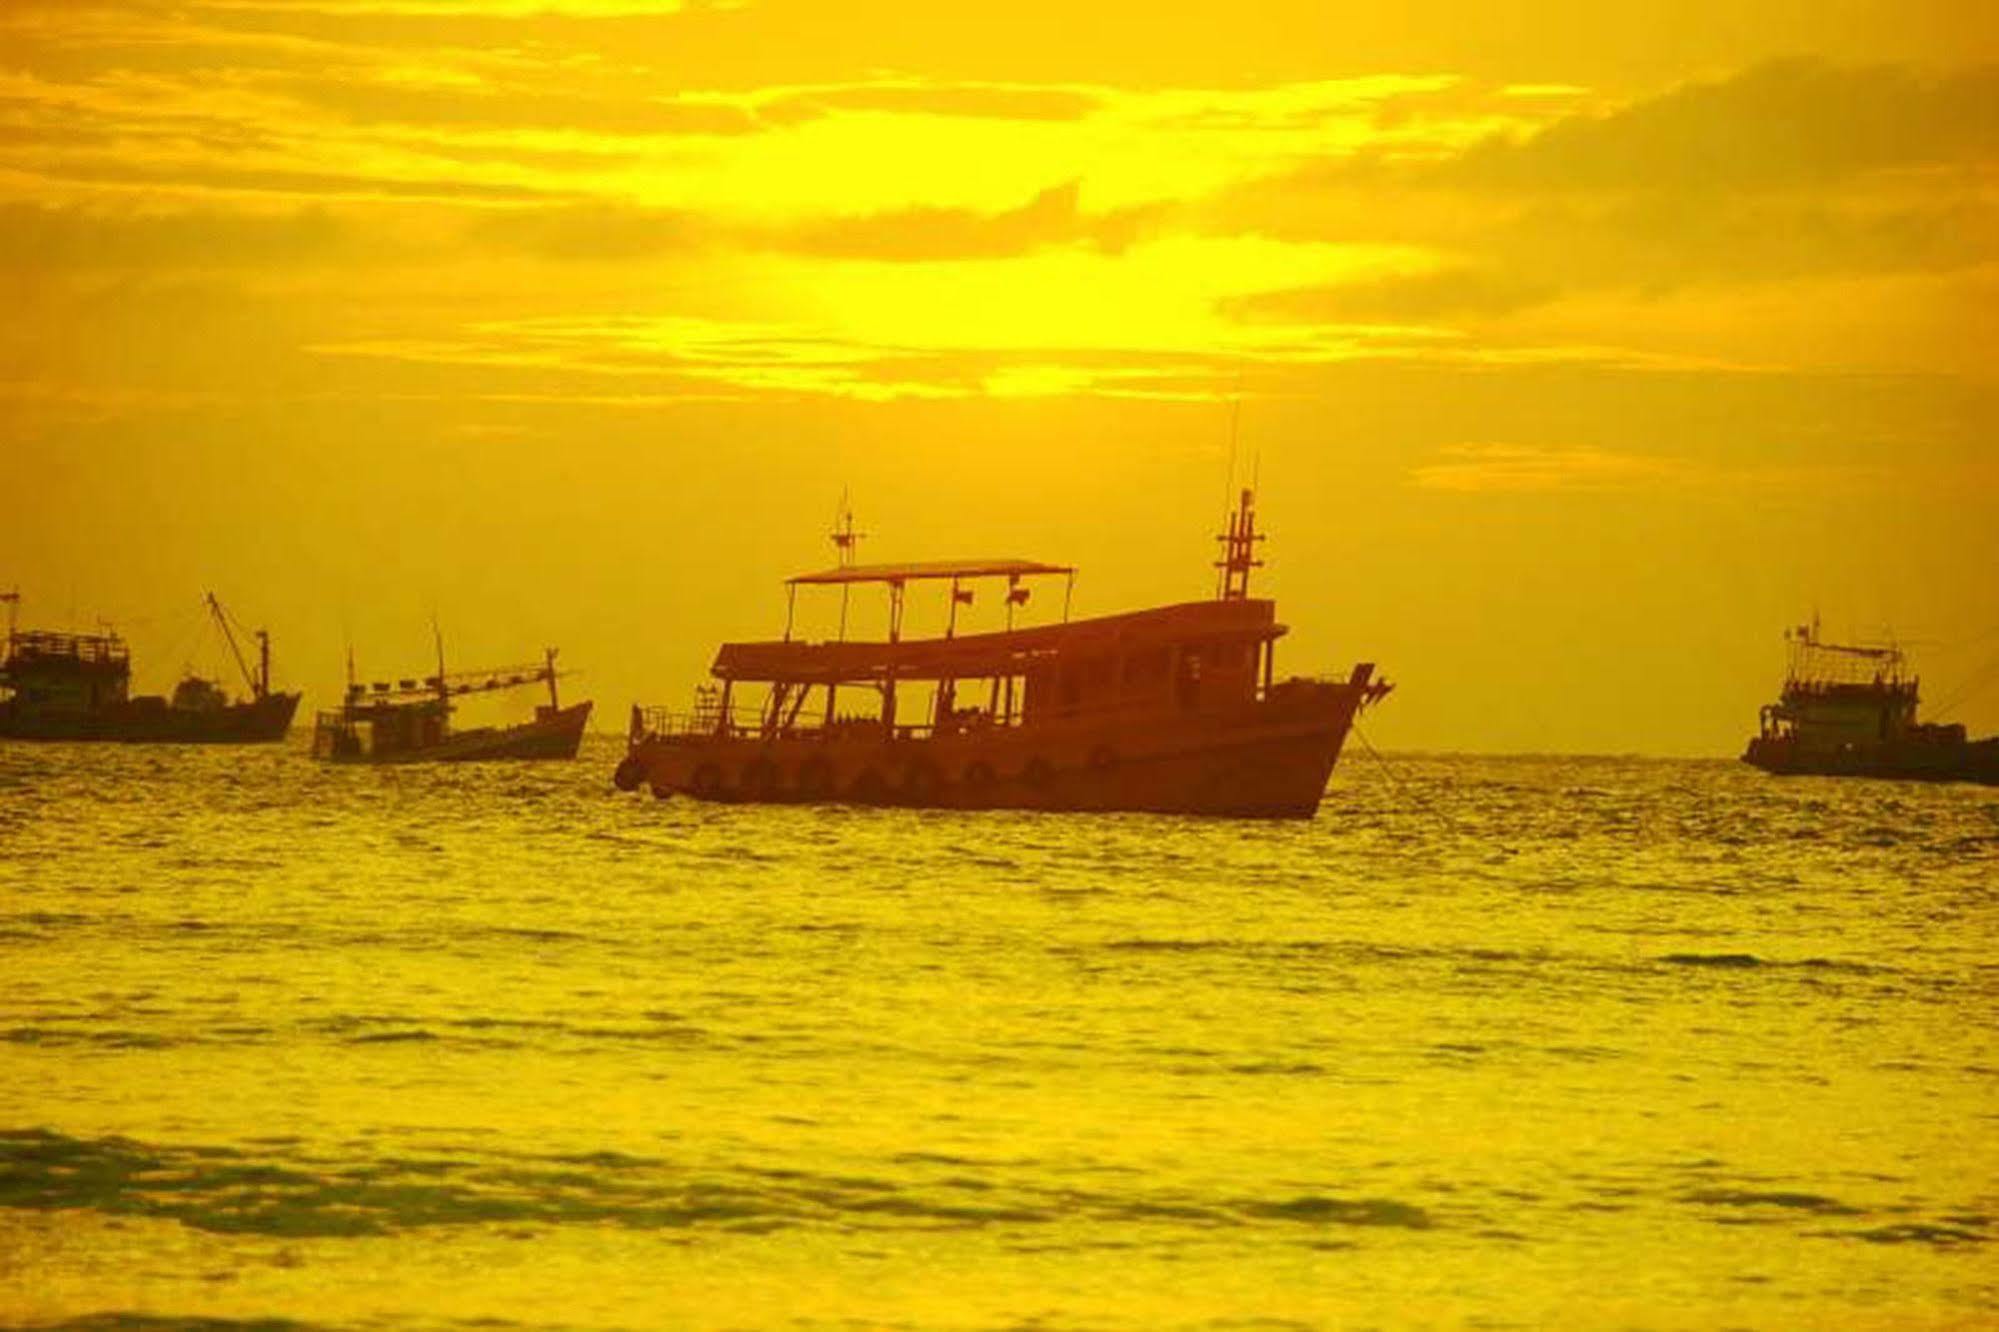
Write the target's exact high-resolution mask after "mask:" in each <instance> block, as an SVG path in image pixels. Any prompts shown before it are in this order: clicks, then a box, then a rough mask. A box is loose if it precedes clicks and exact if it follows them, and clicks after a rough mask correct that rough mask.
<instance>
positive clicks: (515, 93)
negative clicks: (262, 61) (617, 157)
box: [284, 79, 764, 136]
mask: <svg viewBox="0 0 1999 1332" xmlns="http://www.w3.org/2000/svg"><path fill="white" fill-rule="evenodd" d="M284 91H285V93H286V94H287V95H288V96H291V97H293V98H295V99H297V100H299V101H301V102H305V103H307V104H309V105H312V106H316V107H319V108H321V109H323V110H327V111H331V112H333V113H334V114H336V115H338V116H341V117H342V118H344V119H346V120H349V121H351V122H354V123H357V124H370V125H372V124H397V125H427V126H452V127H455V128H461V129H535V130H576V131H581V132H584V133H590V134H629V135H641V134H658V135H711V136H712V135H735V134H754V133H756V132H758V131H759V130H761V129H763V128H764V126H763V125H762V124H761V123H760V122H759V121H758V120H757V118H756V117H755V116H754V115H752V114H751V113H750V112H749V111H748V110H746V109H744V108H743V107H741V106H738V105H735V104H734V103H729V102H696V101H681V100H676V99H671V98H659V97H645V96H636V95H635V96H631V97H583V96H578V95H576V94H573V93H566V92H562V91H559V90H553V89H548V88H508V89H499V90H494V91H483V90H480V89H476V88H450V87H417V86H413V85H408V84H392V83H380V82H336V81H329V80H321V79H292V80H289V81H287V82H286V84H285V85H284Z"/></svg>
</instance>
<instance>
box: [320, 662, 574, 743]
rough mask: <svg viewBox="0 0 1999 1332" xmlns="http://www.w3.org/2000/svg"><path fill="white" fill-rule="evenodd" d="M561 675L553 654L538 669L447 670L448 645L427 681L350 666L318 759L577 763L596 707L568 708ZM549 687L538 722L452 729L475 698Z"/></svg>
mask: <svg viewBox="0 0 1999 1332" xmlns="http://www.w3.org/2000/svg"><path fill="white" fill-rule="evenodd" d="M559 675H560V672H558V671H557V670H556V669H555V649H554V648H550V649H548V651H547V654H546V656H545V657H544V659H543V662H542V664H541V665H538V666H503V667H498V668H496V669H493V670H483V671H447V670H445V668H444V644H443V640H442V639H441V638H440V639H439V641H438V648H437V674H435V675H428V676H424V677H423V678H421V679H401V680H379V681H375V682H372V683H366V684H364V683H361V682H360V681H357V680H356V679H354V664H353V661H352V660H351V659H350V660H349V661H348V664H347V677H348V678H347V692H346V695H345V697H344V698H343V699H342V700H341V705H340V706H339V707H338V708H336V709H333V710H331V711H327V712H321V713H320V714H319V719H318V723H317V724H316V725H315V726H314V727H313V733H312V755H313V757H314V758H318V759H324V760H326V761H327V762H329V763H464V762H471V761H476V760H483V759H573V758H575V757H576V749H577V746H578V745H580V744H581V743H582V740H583V728H584V727H585V726H586V725H588V724H589V721H590V704H589V703H587V702H585V703H574V704H571V705H570V706H569V707H566V708H565V707H563V706H562V700H561V698H560V697H559V696H558V694H557V692H556V683H555V682H556V680H557V679H558V678H559ZM537 684H546V685H547V686H548V702H547V703H546V704H544V705H541V706H538V707H536V708H535V710H534V719H533V720H532V721H525V722H520V723H518V724H516V725H513V726H481V727H473V728H467V729H463V730H460V729H454V728H453V727H452V725H451V714H452V713H453V712H454V711H456V708H457V701H458V700H462V699H463V698H465V697H466V696H467V695H470V694H484V693H491V692H494V691H497V690H503V689H518V688H522V687H524V686H531V685H537Z"/></svg>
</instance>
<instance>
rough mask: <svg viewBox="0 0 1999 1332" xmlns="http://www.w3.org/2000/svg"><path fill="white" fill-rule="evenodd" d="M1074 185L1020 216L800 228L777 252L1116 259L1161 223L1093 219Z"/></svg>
mask: <svg viewBox="0 0 1999 1332" xmlns="http://www.w3.org/2000/svg"><path fill="white" fill-rule="evenodd" d="M1080 199H1081V186H1080V184H1079V183H1078V182H1076V181H1069V182H1067V183H1065V184H1062V185H1055V186H1051V187H1050V188H1048V189H1046V190H1043V191H1042V192H1041V193H1039V194H1037V195H1035V196H1034V197H1033V198H1032V199H1030V200H1028V201H1027V202H1026V203H1024V204H1022V205H1021V206H1020V207H1018V208H1013V209H1007V210H1005V211H1002V212H997V213H979V212H974V211H972V210H970V209H963V208H906V209H899V210H896V211H893V212H882V213H871V214H864V215H860V216H855V217H842V218H831V219H827V220H824V221H812V222H803V223H799V224H796V225H794V226H791V227H788V228H784V229H783V230H781V231H779V232H777V233H775V234H774V236H773V237H772V241H773V245H774V248H779V249H784V250H789V251H792V252H794V253H799V254H809V255H818V256H820V257H822V258H838V259H876V260H886V261H890V262H895V263H915V262H923V261H932V260H958V259H1000V258H1008V257H1012V256H1015V255H1022V254H1028V253H1031V252H1032V251H1035V250H1038V249H1043V248H1046V247H1048V246H1054V245H1071V244H1084V245H1088V246H1091V247H1093V248H1096V249H1098V250H1102V251H1105V252H1110V253H1115V252H1118V251H1121V250H1123V249H1125V248H1126V247H1128V246H1130V245H1131V244H1132V243H1133V242H1134V241H1135V240H1137V239H1138V238H1139V236H1140V235H1141V234H1143V232H1144V231H1145V229H1146V228H1147V227H1148V226H1150V225H1152V224H1153V223H1154V222H1155V221H1156V219H1157V218H1158V217H1159V216H1160V215H1161V211H1160V210H1158V209H1152V208H1131V209H1121V210H1116V211H1113V212H1110V213H1103V214H1097V215H1094V216H1092V215H1089V214H1086V213H1084V212H1083V211H1082V209H1081V207H1080Z"/></svg>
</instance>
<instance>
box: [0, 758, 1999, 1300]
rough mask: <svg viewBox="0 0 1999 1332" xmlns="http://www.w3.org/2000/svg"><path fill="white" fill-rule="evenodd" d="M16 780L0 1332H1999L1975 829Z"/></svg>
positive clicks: (273, 768)
mask: <svg viewBox="0 0 1999 1332" xmlns="http://www.w3.org/2000/svg"><path fill="white" fill-rule="evenodd" d="M614 759H615V751H614V749H612V748H611V747H609V746H608V744H605V743H602V742H593V748H592V749H591V750H589V751H586V755H585V758H584V759H583V761H581V762H579V763H578V764H575V765H562V764H552V765H520V766H510V765H494V766H483V767H480V766H474V767H462V768H439V769H432V770H424V769H384V770H366V769H361V770H356V769H352V768H337V769H327V768H322V767H319V766H316V765H314V764H313V763H311V762H310V761H309V760H308V759H307V758H306V757H304V755H303V754H302V753H300V752H298V751H296V750H295V749H286V750H282V751H279V750H233V751H232V750H171V749H120V748H116V747H94V748H69V747H46V748H38V747H24V746H0V1313H4V1316H5V1317H7V1318H8V1319H11V1320H12V1321H15V1322H27V1323H50V1324H63V1323H67V1324H70V1325H73V1326H124V1325H131V1326H148V1327H151V1326H162V1325H167V1324H169V1323H171V1324H178V1323H179V1322H181V1321H182V1320H186V1321H187V1322H189V1323H198V1324H199V1325H202V1326H214V1325H217V1324H216V1323H215V1321H214V1320H228V1321H234V1320H282V1322H283V1324H284V1325H294V1324H295V1325H299V1326H305V1327H318V1326H342V1327H345V1326H357V1325H368V1326H382V1327H386V1326H395V1327H403V1326H423V1327H438V1326H465V1325H468V1324H477V1325H478V1326H480V1327H485V1328H495V1327H497V1328H505V1327H513V1326H521V1327H529V1328H540V1327H563V1328H637V1327H672V1328H696V1329H706V1328H714V1329H721V1328H764V1327H773V1328H814V1329H819V1328H877V1327H881V1328H918V1329H932V1328H938V1329H945V1328H948V1329H957V1328H1035V1329H1051V1330H1052V1329H1067V1328H1076V1329H1113V1328H1134V1329H1136V1328H1145V1329H1152V1328H1212V1329H1224V1328H1227V1329H1241V1328H1291V1327H1308V1326H1325V1327H1348V1326H1383V1327H1404V1326H1432V1325H1476V1326H1482V1327H1483V1326H1534V1327H1540V1326H1551V1325H1584V1326H1643V1327H1659V1326H1701V1327H1709V1326H1757V1327H1806V1326H1839V1327H1883V1328H1887V1327H1897V1328H1899V1327H1908V1326H1935V1327H1959V1326H1966V1325H1973V1324H1979V1323H1985V1324H1991V1323H1993V1322H1994V1321H1995V1320H1999V1262H1995V1256H1999V1243H1995V1241H1999V1178H1995V1175H1996V1174H1999V1172H1995V1167H1994V1160H1995V1152H1994V1148H1993V1142H1994V1136H1995V1135H1994V1130H1995V1126H1996V1125H1999V1096H1995V1091H1999V1048H1995V1047H1999V1041H1995V1035H1994V1032H1995V1026H1994V1012H1995V1007H1994V1001H1995V999H1999V965H1995V957H1994V948H1993V945H1994V942H1995V938H1999V932H1995V925H1999V791H1991V790H1983V789H1979V788H1968V787H1918V786H1892V785H1883V784H1876V783H1868V782H1846V783H1839V782H1828V781H1817V780H1810V779H1801V780H1795V781H1791V782H1788V783H1787V782H1782V781H1776V780H1773V779H1769V778H1766V777H1764V776H1762V775H1761V774H1758V773H1755V772H1753V771H1750V770H1748V769H1745V768H1742V767H1740V766H1738V765H1734V764H1728V763H1676V762H1659V761H1637V760H1582V759H1509V760H1492V759H1472V758H1462V759H1461V758H1435V759H1416V758H1407V759H1399V760H1392V763H1393V767H1392V768H1389V767H1383V766H1381V765H1378V764H1376V763H1374V762H1372V761H1370V760H1369V758H1368V757H1367V756H1366V755H1365V754H1350V755H1349V757H1348V759H1347V760H1346V762H1345V763H1344V764H1343V765H1342V767H1341V770H1340V772H1339V774H1338V775H1337V777H1336V778H1335V783H1334V788H1333V791H1332V794H1331V796H1330V797H1329V799H1328V801H1327V803H1326V806H1325V807H1324V809H1323V810H1322V811H1321V813H1320V816H1319V817H1318V819H1317V820H1315V821H1313V822H1310V823H1299V824H1274V825H1272V824H1244V823H1231V822H1220V821H1198V820H1182V819H1171V818H1153V817H1142V816H1092V817H1063V816H1059V815H1034V814H966V813H934V812H933V813H917V812H899V811H881V810H846V809H796V808H783V809H754V808H728V807H706V806H700V805H695V804H690V803H686V802H668V803H664V804H657V803H654V802H653V801H651V800H650V799H635V798H632V797H620V796H616V795H614V794H613V793H612V792H610V790H609V787H608V774H609V771H610V768H611V765H612V763H613V761H614Z"/></svg>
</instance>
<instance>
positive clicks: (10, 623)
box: [0, 587, 21, 647]
mask: <svg viewBox="0 0 1999 1332" xmlns="http://www.w3.org/2000/svg"><path fill="white" fill-rule="evenodd" d="M0 601H4V602H6V603H7V644H8V646H9V647H11V646H13V643H14V618H15V616H17V615H19V614H20V612H21V589H20V588H18V587H17V588H14V589H13V590H12V591H9V592H0Z"/></svg>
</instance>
